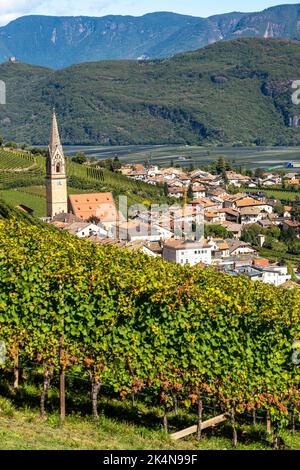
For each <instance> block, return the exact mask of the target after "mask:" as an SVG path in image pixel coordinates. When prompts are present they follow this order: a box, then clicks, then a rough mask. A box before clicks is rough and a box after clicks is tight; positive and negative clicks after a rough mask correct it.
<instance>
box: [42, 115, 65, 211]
mask: <svg viewBox="0 0 300 470" xmlns="http://www.w3.org/2000/svg"><path fill="white" fill-rule="evenodd" d="M46 198H47V217H50V218H51V219H52V218H53V217H55V216H56V215H58V214H61V213H67V212H68V194H67V177H66V162H65V156H64V152H63V148H62V145H61V142H60V137H59V132H58V126H57V119H56V114H55V111H53V116H52V126H51V137H50V145H49V148H48V156H47V163H46Z"/></svg>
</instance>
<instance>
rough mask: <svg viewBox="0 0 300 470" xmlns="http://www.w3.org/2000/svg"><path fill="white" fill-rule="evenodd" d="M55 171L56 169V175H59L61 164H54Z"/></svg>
mask: <svg viewBox="0 0 300 470" xmlns="http://www.w3.org/2000/svg"><path fill="white" fill-rule="evenodd" d="M55 169H56V173H60V171H61V164H60V163H59V162H58V163H57V164H56V167H55Z"/></svg>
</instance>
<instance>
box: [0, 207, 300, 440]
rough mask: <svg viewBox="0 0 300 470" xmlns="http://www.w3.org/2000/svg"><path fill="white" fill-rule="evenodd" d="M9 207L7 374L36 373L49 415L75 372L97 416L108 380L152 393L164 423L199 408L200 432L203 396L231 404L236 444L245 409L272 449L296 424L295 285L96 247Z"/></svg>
mask: <svg viewBox="0 0 300 470" xmlns="http://www.w3.org/2000/svg"><path fill="white" fill-rule="evenodd" d="M1 213H2V217H3V218H2V220H0V340H2V341H4V342H5V344H6V350H7V360H6V363H5V366H4V368H3V371H2V374H3V375H4V376H6V377H10V376H11V377H12V385H13V387H14V388H15V389H18V387H19V381H20V369H22V368H23V369H26V368H30V369H31V370H32V371H35V372H36V373H37V374H39V375H38V377H40V378H41V383H40V413H41V417H45V416H46V415H47V406H49V405H48V401H47V397H48V394H49V390H50V387H51V384H56V385H55V386H57V387H58V388H59V397H60V403H59V411H60V419H61V423H63V422H64V420H65V414H66V412H68V409H67V410H66V408H65V396H66V393H69V394H72V390H70V391H68V383H67V386H66V388H65V385H66V381H65V380H66V377H68V376H69V375H76V376H78V377H80V378H81V380H83V379H85V380H86V383H87V384H89V388H90V397H91V402H90V410H91V413H92V415H93V417H94V419H95V421H97V420H99V413H98V401H99V396H101V395H102V394H103V393H104V385H103V384H105V386H106V387H110V389H111V390H112V391H113V393H114V394H115V395H116V396H118V397H119V399H120V400H121V402H120V403H122V402H124V401H126V400H127V399H130V400H132V401H134V399H135V397H136V396H140V395H142V396H144V397H146V399H148V403H151V405H149V406H156V407H158V408H159V409H160V410H161V414H162V424H163V428H164V431H165V433H168V432H169V430H170V423H169V417H170V414H172V413H173V411H174V409H176V408H180V409H183V410H185V413H186V414H187V415H190V414H192V415H193V416H194V423H193V424H195V423H198V424H197V435H196V437H197V439H199V440H201V438H202V434H203V432H202V422H203V421H204V417H203V410H205V406H210V407H211V409H213V410H215V412H216V414H218V413H225V415H226V417H227V419H228V423H229V425H230V426H231V432H232V440H233V445H234V446H237V445H238V427H239V425H238V423H239V422H241V421H244V420H245V419H247V416H248V415H249V414H250V416H253V417H254V418H255V419H257V420H258V419H262V418H263V419H265V418H266V417H267V419H268V422H269V423H271V429H272V433H273V445H274V447H275V448H278V446H279V442H280V436H281V433H282V432H285V431H284V429H286V428H289V429H292V430H293V432H296V431H295V430H296V429H297V427H298V424H299V417H300V390H299V380H300V375H299V366H296V365H295V364H294V363H293V361H292V353H293V350H292V345H293V343H294V342H295V341H296V340H299V339H300V310H299V306H300V294H299V293H298V292H297V291H295V290H280V289H276V288H273V287H271V286H268V285H265V284H262V283H252V282H250V281H248V280H247V279H246V278H243V277H239V278H232V277H230V276H227V275H226V274H220V273H216V272H215V271H213V270H208V269H200V268H198V267H195V268H189V267H181V266H179V265H171V264H167V263H165V262H163V261H162V260H159V259H154V258H148V257H146V256H144V255H142V254H134V253H130V252H127V251H126V250H118V249H116V248H114V247H98V246H96V245H93V244H91V243H90V242H87V241H81V240H79V239H77V238H73V237H72V236H70V235H68V234H67V233H64V232H63V233H62V232H57V231H56V230H53V229H52V230H49V229H48V228H47V227H43V226H36V225H31V224H30V223H28V221H29V220H30V219H29V218H26V219H24V220H18V218H16V217H15V216H14V215H13V213H12V212H9V211H7V210H3V211H2V212H1V211H0V214H1ZM10 374H12V375H10ZM87 386H88V385H87ZM70 387H71V385H70ZM1 393H4V396H5V390H2V389H1ZM120 409H121V408H120ZM217 412H218V413H217ZM177 430H179V429H177Z"/></svg>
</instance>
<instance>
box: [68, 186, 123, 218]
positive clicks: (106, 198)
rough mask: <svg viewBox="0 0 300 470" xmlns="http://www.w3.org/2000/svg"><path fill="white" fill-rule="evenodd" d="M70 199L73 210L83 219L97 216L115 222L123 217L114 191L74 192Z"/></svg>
mask: <svg viewBox="0 0 300 470" xmlns="http://www.w3.org/2000/svg"><path fill="white" fill-rule="evenodd" d="M69 201H70V206H71V211H72V212H73V214H75V215H76V216H77V217H79V218H80V219H81V220H87V219H89V218H90V217H92V216H95V217H98V219H100V220H101V221H102V222H115V221H116V220H118V218H119V217H121V215H120V213H119V212H118V211H117V208H116V205H115V201H114V198H113V195H112V193H94V194H72V195H70V196H69Z"/></svg>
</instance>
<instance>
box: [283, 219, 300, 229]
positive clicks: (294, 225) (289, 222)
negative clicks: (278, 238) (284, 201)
mask: <svg viewBox="0 0 300 470" xmlns="http://www.w3.org/2000/svg"><path fill="white" fill-rule="evenodd" d="M284 224H285V225H287V226H288V227H291V228H298V227H300V222H293V221H292V220H285V221H284Z"/></svg>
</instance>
